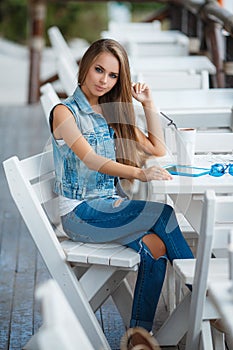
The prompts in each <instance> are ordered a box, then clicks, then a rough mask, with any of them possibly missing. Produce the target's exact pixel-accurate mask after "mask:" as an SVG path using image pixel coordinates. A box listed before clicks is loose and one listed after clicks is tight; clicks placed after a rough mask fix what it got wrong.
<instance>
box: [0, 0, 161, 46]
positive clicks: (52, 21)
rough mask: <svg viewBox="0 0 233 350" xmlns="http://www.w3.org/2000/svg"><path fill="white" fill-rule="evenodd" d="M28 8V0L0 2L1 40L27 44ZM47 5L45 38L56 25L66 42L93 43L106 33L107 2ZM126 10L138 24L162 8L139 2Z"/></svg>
mask: <svg viewBox="0 0 233 350" xmlns="http://www.w3.org/2000/svg"><path fill="white" fill-rule="evenodd" d="M28 4H29V0H0V36H3V37H5V38H7V39H9V40H13V41H16V42H20V43H26V41H27V39H28V37H29V20H28V13H29V11H28V6H29V5H28ZM46 4H47V6H46V19H45V34H46V32H47V29H48V28H49V27H50V26H52V25H56V26H58V27H59V28H60V30H61V31H62V33H63V35H64V37H65V38H66V39H67V40H69V39H70V38H74V37H79V38H84V39H86V40H88V41H89V42H93V41H94V40H96V39H98V38H99V36H100V32H101V31H103V30H106V29H107V22H108V13H107V2H106V1H100V2H99V1H98V2H96V1H93V2H84V1H74V0H73V1H68V0H67V1H59V0H58V1H57V2H55V1H53V2H51V1H47V2H46ZM128 4H129V3H128ZM129 6H130V8H131V10H132V19H133V20H135V21H137V20H143V18H145V17H146V16H147V15H148V14H151V13H153V11H155V10H156V9H157V8H158V7H159V6H161V5H159V4H156V3H146V2H144V1H142V2H141V3H131V4H129ZM143 16H144V17H143ZM46 39H47V44H48V38H47V37H46Z"/></svg>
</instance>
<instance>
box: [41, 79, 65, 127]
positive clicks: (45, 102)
mask: <svg viewBox="0 0 233 350" xmlns="http://www.w3.org/2000/svg"><path fill="white" fill-rule="evenodd" d="M40 92H41V95H40V102H41V105H42V108H43V111H44V114H45V119H46V122H47V124H48V126H49V115H50V111H51V110H52V108H53V107H54V106H55V105H56V104H58V103H60V102H61V100H60V98H59V97H58V95H57V93H56V91H55V90H54V88H53V86H52V85H51V84H50V83H47V84H45V85H42V86H41V87H40Z"/></svg>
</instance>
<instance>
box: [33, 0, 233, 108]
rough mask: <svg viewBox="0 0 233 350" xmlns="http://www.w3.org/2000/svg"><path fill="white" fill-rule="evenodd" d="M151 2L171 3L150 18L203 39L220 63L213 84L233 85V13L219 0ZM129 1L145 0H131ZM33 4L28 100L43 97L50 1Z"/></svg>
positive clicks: (202, 46)
mask: <svg viewBox="0 0 233 350" xmlns="http://www.w3.org/2000/svg"><path fill="white" fill-rule="evenodd" d="M54 1H55V0H54ZM68 1H69V0H67V2H68ZM86 1H89V0H86ZM150 1H151V2H158V3H163V4H167V6H166V8H165V9H164V10H162V11H159V12H157V13H156V14H155V15H152V16H150V18H148V21H150V20H153V19H159V20H163V19H164V18H169V20H170V23H171V29H178V30H181V31H182V32H183V33H185V34H186V35H188V36H189V37H190V39H193V41H192V40H191V42H194V43H196V44H197V42H198V41H199V42H200V47H199V53H200V52H201V51H205V53H206V54H207V55H208V56H209V57H210V58H211V60H212V61H213V63H214V65H215V66H216V71H217V73H216V76H215V78H214V79H213V82H212V84H213V87H233V13H231V12H229V11H227V10H226V9H224V8H223V7H222V6H221V5H220V1H217V0H157V1H155V0H150ZM128 2H142V1H139V0H128ZM29 4H30V10H31V11H30V14H31V17H30V18H31V21H30V23H31V26H30V27H31V28H32V30H31V40H30V77H29V97H28V102H29V103H34V102H37V101H38V99H39V87H40V80H39V73H40V58H41V52H42V49H43V47H42V46H43V44H42V43H43V34H44V33H43V22H44V20H45V13H46V0H29ZM223 29H224V31H225V32H224V31H223ZM195 39H197V40H196V41H195ZM196 53H197V52H196Z"/></svg>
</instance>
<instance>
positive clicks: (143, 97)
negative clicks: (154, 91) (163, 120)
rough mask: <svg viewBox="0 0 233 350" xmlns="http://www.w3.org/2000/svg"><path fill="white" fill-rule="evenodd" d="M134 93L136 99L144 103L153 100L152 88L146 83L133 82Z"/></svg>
mask: <svg viewBox="0 0 233 350" xmlns="http://www.w3.org/2000/svg"><path fill="white" fill-rule="evenodd" d="M132 95H133V97H134V98H135V100H137V101H138V102H141V103H142V104H145V103H147V102H151V100H152V96H151V91H150V88H149V86H148V85H147V84H146V83H132Z"/></svg>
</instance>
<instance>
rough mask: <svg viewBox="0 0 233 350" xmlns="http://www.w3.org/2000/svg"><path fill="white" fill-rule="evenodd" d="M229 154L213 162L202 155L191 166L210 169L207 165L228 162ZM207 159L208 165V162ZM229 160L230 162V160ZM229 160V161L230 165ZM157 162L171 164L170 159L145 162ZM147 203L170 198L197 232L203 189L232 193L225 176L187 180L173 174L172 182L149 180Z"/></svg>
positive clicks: (232, 183) (232, 181) (230, 178)
mask: <svg viewBox="0 0 233 350" xmlns="http://www.w3.org/2000/svg"><path fill="white" fill-rule="evenodd" d="M231 159H232V156H231V155H229V156H228V155H222V156H221V155H219V156H216V157H215V158H213V159H209V158H208V156H206V155H196V156H195V161H194V165H195V166H200V167H206V168H210V167H211V164H214V163H217V162H218V163H221V162H224V161H226V162H228V161H229V162H230V160H231ZM210 160H211V162H210ZM232 161H233V159H232ZM232 161H231V162H232ZM154 163H157V164H158V165H161V166H164V165H166V164H172V163H173V164H174V163H175V158H174V159H169V158H166V157H164V158H161V159H159V158H158V159H157V160H156V161H155V160H149V161H148V165H149V164H154ZM149 186H150V188H149V191H148V193H149V195H148V196H149V198H148V199H149V200H156V195H158V194H166V195H169V197H171V198H172V200H173V203H174V206H175V207H176V208H177V209H178V211H179V212H181V213H182V214H183V215H184V216H185V218H186V219H187V220H188V222H189V223H190V225H191V226H192V227H193V229H194V230H195V231H196V232H199V230H200V220H201V212H202V201H203V195H204V193H205V191H206V190H207V189H212V190H214V191H215V192H216V193H231V194H233V176H231V175H230V174H228V173H226V174H224V175H223V176H221V177H214V176H210V175H204V176H200V177H187V176H177V175H173V179H172V180H168V181H151V183H149Z"/></svg>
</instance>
